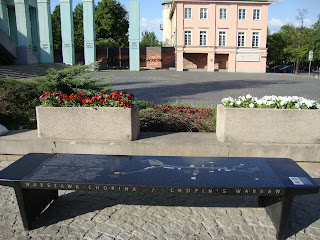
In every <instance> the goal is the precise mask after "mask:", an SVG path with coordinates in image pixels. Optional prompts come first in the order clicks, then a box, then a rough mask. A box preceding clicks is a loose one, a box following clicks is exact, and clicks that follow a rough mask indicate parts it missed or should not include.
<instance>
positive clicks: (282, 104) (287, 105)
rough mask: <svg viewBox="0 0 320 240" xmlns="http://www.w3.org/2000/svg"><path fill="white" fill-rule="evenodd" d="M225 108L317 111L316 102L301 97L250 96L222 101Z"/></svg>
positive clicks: (319, 106)
mask: <svg viewBox="0 0 320 240" xmlns="http://www.w3.org/2000/svg"><path fill="white" fill-rule="evenodd" d="M221 102H222V104H223V106H225V107H234V108H272V109H319V108H320V104H319V103H317V101H314V100H309V99H305V98H303V97H297V96H293V97H288V96H286V97H282V96H274V95H273V96H264V97H263V98H260V99H258V98H256V97H252V96H251V95H250V94H248V95H246V96H240V97H239V98H238V99H234V98H231V97H228V98H224V99H222V101H221Z"/></svg>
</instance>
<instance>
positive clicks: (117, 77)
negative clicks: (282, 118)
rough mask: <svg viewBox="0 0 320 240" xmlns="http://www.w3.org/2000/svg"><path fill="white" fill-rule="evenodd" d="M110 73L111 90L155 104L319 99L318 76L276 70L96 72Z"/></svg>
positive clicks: (208, 103) (102, 74)
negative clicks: (252, 98)
mask: <svg viewBox="0 0 320 240" xmlns="http://www.w3.org/2000/svg"><path fill="white" fill-rule="evenodd" d="M105 75H111V76H112V78H111V79H112V81H113V84H112V86H113V89H114V90H127V91H130V92H132V93H134V94H135V96H136V99H137V100H147V101H151V102H152V103H155V104H160V103H176V102H178V103H184V104H193V105H205V106H216V105H217V104H219V103H220V102H221V99H223V98H225V97H229V96H230V97H234V98H236V97H239V96H243V95H246V94H251V95H252V96H256V97H263V96H265V95H277V96H299V97H305V98H308V99H313V100H317V101H318V102H320V94H319V92H320V79H319V78H315V77H312V76H308V74H307V73H304V74H301V75H298V76H296V75H293V74H278V73H266V74H260V73H257V74H255V73H224V72H203V71H195V72H192V71H187V72H176V71H174V70H146V71H140V72H130V71H126V70H121V71H117V70H115V71H112V70H108V71H100V72H98V73H97V74H96V76H105Z"/></svg>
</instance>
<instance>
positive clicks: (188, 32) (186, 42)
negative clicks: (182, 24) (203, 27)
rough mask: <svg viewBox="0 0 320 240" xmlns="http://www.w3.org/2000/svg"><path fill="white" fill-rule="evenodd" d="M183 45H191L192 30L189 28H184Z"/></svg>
mask: <svg viewBox="0 0 320 240" xmlns="http://www.w3.org/2000/svg"><path fill="white" fill-rule="evenodd" d="M183 34H184V45H185V46H191V45H192V31H191V30H184V31H183Z"/></svg>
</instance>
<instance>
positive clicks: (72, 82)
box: [34, 62, 111, 96]
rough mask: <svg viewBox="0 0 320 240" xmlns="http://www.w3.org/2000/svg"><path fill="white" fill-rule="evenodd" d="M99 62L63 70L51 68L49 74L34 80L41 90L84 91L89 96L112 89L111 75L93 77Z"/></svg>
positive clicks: (69, 92)
mask: <svg viewBox="0 0 320 240" xmlns="http://www.w3.org/2000/svg"><path fill="white" fill-rule="evenodd" d="M98 67H99V63H98V62H96V63H93V64H90V65H75V66H73V67H70V68H66V69H63V70H55V69H52V68H51V69H49V70H48V74H47V75H46V76H44V77H39V78H36V79H35V80H34V82H35V83H36V84H37V86H38V88H39V89H40V90H41V91H53V92H58V91H61V92H63V93H65V94H71V93H76V92H82V93H84V94H86V95H88V96H93V95H96V94H99V93H101V92H103V91H106V92H108V91H110V90H111V89H110V86H111V82H110V81H107V80H108V79H109V78H110V76H107V77H101V78H93V77H92V76H93V74H94V73H96V72H97V70H98Z"/></svg>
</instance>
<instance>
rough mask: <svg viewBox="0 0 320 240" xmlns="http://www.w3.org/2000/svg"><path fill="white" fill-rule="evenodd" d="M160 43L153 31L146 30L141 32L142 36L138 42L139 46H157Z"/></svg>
mask: <svg viewBox="0 0 320 240" xmlns="http://www.w3.org/2000/svg"><path fill="white" fill-rule="evenodd" d="M157 46H160V43H159V41H158V39H157V36H156V34H155V33H154V32H148V30H146V31H144V32H143V33H142V38H141V42H140V47H157Z"/></svg>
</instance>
